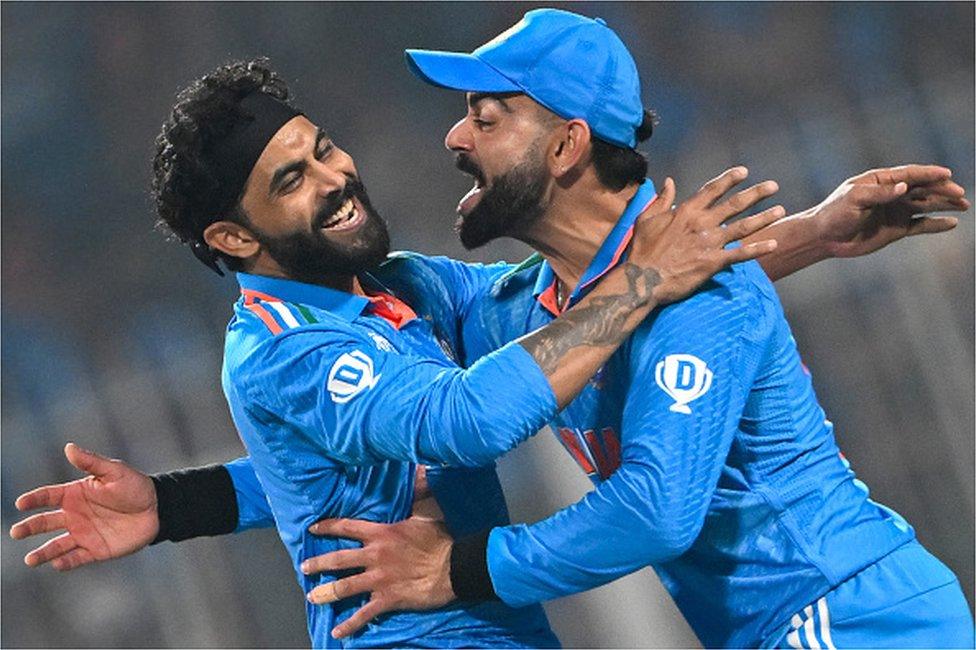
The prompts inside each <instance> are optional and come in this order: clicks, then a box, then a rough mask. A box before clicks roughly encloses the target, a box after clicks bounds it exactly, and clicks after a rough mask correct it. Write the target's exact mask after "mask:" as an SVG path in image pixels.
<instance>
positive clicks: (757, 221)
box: [724, 205, 786, 244]
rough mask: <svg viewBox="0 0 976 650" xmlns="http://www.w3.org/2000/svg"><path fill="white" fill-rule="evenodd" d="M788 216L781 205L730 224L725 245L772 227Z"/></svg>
mask: <svg viewBox="0 0 976 650" xmlns="http://www.w3.org/2000/svg"><path fill="white" fill-rule="evenodd" d="M785 216H786V208H784V207H783V206H781V205H774V206H773V207H771V208H769V209H768V210H763V211H762V212H760V213H759V214H754V215H753V216H751V217H746V218H745V219H740V220H739V221H736V222H735V223H732V224H729V225H728V226H727V227H726V228H725V229H724V232H725V239H724V243H726V244H727V243H729V242H732V241H738V240H740V239H745V238H746V237H748V236H749V235H751V234H753V233H756V232H759V231H760V230H762V229H763V228H765V227H766V226H770V225H772V224H774V223H776V222H777V221H779V220H780V219H782V218H783V217H785Z"/></svg>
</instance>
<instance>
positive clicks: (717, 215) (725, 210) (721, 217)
mask: <svg viewBox="0 0 976 650" xmlns="http://www.w3.org/2000/svg"><path fill="white" fill-rule="evenodd" d="M776 192H779V184H778V183H777V182H776V181H763V182H762V183H756V184H755V185H753V186H752V187H749V188H746V189H744V190H742V191H741V192H738V193H737V194H735V195H734V196H732V197H731V198H730V199H729V200H728V201H724V202H723V203H721V204H720V205H719V206H718V207H716V208H715V211H714V213H713V214H714V220H713V225H716V226H717V225H718V224H720V223H722V222H725V221H728V220H729V219H731V218H732V217H734V216H735V215H737V214H741V213H742V212H744V211H746V210H748V209H749V208H751V207H752V206H754V205H756V204H757V203H759V202H760V201H762V200H763V199H767V198H769V197H770V196H772V195H773V194H776Z"/></svg>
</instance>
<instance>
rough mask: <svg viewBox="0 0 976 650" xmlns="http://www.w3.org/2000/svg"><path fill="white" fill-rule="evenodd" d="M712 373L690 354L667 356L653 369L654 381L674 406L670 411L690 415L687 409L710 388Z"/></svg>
mask: <svg viewBox="0 0 976 650" xmlns="http://www.w3.org/2000/svg"><path fill="white" fill-rule="evenodd" d="M712 375H713V373H712V371H711V370H709V369H708V366H707V365H706V364H705V362H704V361H702V360H701V359H699V358H698V357H696V356H694V355H691V354H669V355H668V356H666V357H664V361H659V362H658V364H657V366H656V367H655V368H654V380H655V381H657V385H658V386H660V387H661V390H663V391H664V392H665V393H667V394H668V395H669V396H670V397H671V399H673V400H674V404H672V405H671V408H670V410H671V411H674V412H675V413H684V414H686V415H691V409H690V408H688V404H689V402H693V401H694V400H696V399H698V398H699V397H701V396H702V395H704V394H705V393H707V392H708V389H709V388H711V387H712Z"/></svg>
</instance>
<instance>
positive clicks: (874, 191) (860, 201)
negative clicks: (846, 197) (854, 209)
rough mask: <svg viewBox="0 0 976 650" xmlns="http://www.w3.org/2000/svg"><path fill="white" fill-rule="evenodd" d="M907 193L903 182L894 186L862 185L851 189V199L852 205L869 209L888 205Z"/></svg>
mask: <svg viewBox="0 0 976 650" xmlns="http://www.w3.org/2000/svg"><path fill="white" fill-rule="evenodd" d="M907 191H908V185H907V184H906V183H904V182H902V183H895V184H894V185H887V184H886V185H873V184H870V183H864V184H861V185H855V186H854V187H852V188H851V198H853V199H854V203H855V204H857V206H858V207H861V208H870V207H872V206H875V205H880V204H882V203H890V202H891V201H894V200H895V199H897V198H898V197H900V196H901V195H903V194H904V193H905V192H907Z"/></svg>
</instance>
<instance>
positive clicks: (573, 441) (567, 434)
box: [559, 427, 595, 474]
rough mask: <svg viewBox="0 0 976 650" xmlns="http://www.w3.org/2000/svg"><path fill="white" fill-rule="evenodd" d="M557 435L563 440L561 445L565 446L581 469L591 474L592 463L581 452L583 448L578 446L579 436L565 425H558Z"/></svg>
mask: <svg viewBox="0 0 976 650" xmlns="http://www.w3.org/2000/svg"><path fill="white" fill-rule="evenodd" d="M559 437H560V438H561V439H562V441H563V445H565V446H566V450H567V451H569V453H570V455H571V456H572V457H573V458H574V459H575V460H576V463H577V464H578V465H579V466H580V467H582V468H583V471H584V472H586V473H587V474H592V473H593V472H594V471H595V470H594V469H593V465H591V464H590V459H589V458H587V457H586V454H585V453H584V452H583V448H582V447H581V446H580V442H579V438H577V437H576V434H575V433H573V430H572V429H567V428H565V427H560V429H559Z"/></svg>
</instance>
